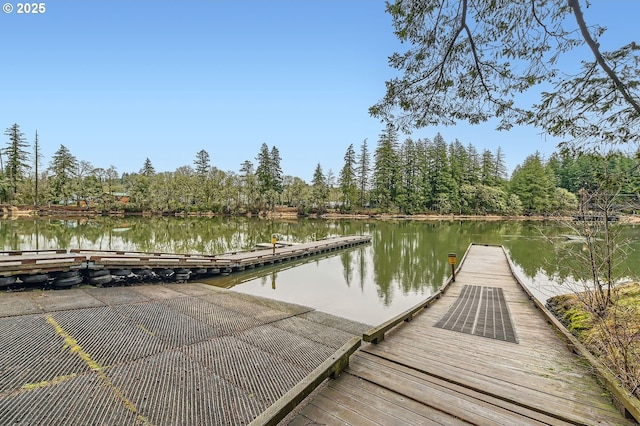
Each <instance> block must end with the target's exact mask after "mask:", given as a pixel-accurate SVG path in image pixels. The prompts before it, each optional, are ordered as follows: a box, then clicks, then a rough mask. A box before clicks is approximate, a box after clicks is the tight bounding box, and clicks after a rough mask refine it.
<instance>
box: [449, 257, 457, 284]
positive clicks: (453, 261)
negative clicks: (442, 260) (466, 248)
mask: <svg viewBox="0 0 640 426" xmlns="http://www.w3.org/2000/svg"><path fill="white" fill-rule="evenodd" d="M449 265H451V280H452V281H454V282H455V280H456V254H455V253H449Z"/></svg>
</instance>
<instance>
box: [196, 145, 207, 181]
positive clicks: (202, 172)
mask: <svg viewBox="0 0 640 426" xmlns="http://www.w3.org/2000/svg"><path fill="white" fill-rule="evenodd" d="M193 164H194V165H195V166H196V174H197V175H198V176H206V175H207V174H208V173H209V170H210V169H211V162H210V158H209V153H208V152H207V151H205V150H204V149H203V150H200V151H198V153H197V154H196V159H195V160H193Z"/></svg>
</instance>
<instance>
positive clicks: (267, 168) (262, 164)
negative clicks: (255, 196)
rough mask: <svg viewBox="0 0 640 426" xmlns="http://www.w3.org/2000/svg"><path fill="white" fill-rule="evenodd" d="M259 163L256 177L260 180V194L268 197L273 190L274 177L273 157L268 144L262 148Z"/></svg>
mask: <svg viewBox="0 0 640 426" xmlns="http://www.w3.org/2000/svg"><path fill="white" fill-rule="evenodd" d="M256 160H257V161H258V167H257V168H256V177H257V179H258V190H259V191H260V194H262V195H264V196H266V194H267V192H269V191H270V190H271V189H272V188H273V175H272V172H271V156H270V154H269V147H268V146H267V144H266V143H263V144H262V145H261V146H260V152H258V156H257V157H256Z"/></svg>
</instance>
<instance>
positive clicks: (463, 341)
mask: <svg viewBox="0 0 640 426" xmlns="http://www.w3.org/2000/svg"><path fill="white" fill-rule="evenodd" d="M470 290H473V291H470ZM500 296H502V297H503V299H502V300H503V302H504V303H501V302H500ZM480 300H484V301H485V302H486V303H479V301H480ZM487 303H489V304H490V305H487ZM487 306H489V309H486V307H487ZM505 307H507V310H506V311H505V309H504V308H505ZM510 325H511V326H512V330H511V332H509V326H510ZM292 417H293V418H292V419H291V418H289V419H287V420H285V421H284V422H283V423H287V424H290V425H295V426H300V425H320V424H322V425H338V424H340V425H358V426H361V425H459V424H460V425H461V424H465V425H466V424H476V425H542V424H550V425H567V424H576V425H582V424H585V425H626V424H633V423H632V422H630V421H628V420H625V419H624V418H623V416H622V415H621V414H620V413H619V412H618V411H617V410H616V409H615V408H614V406H613V404H612V402H611V399H610V398H609V397H608V396H607V395H606V392H604V391H603V388H602V386H601V385H600V384H599V383H598V382H597V380H596V379H595V377H594V376H593V375H592V373H591V371H590V369H589V368H588V367H587V366H586V365H585V363H584V362H583V361H582V360H581V359H580V358H579V357H577V356H575V355H574V354H572V353H571V352H570V351H569V350H568V349H566V346H565V344H564V342H563V341H561V340H560V338H559V337H558V336H557V335H556V333H555V331H554V329H553V327H552V326H551V325H550V324H548V323H547V322H546V321H545V319H544V318H543V317H542V315H541V314H540V312H539V311H538V310H537V309H536V307H535V306H534V305H533V304H532V303H531V301H530V300H529V299H528V296H527V295H526V293H525V292H524V291H523V290H522V289H521V288H520V286H519V284H518V283H517V281H516V280H515V279H514V278H513V276H512V275H511V272H510V269H509V266H508V261H507V258H506V256H505V254H504V252H503V250H502V248H501V247H495V246H493V247H488V246H481V245H473V246H471V248H470V250H469V252H468V254H467V256H466V258H465V260H464V264H463V267H462V268H461V270H460V272H459V273H458V275H457V277H456V282H454V283H453V285H452V286H451V287H450V288H449V289H448V290H447V292H446V293H445V295H444V296H443V297H442V298H440V299H439V300H438V301H437V302H435V303H434V304H433V305H431V306H430V307H429V308H428V309H425V310H424V311H423V312H422V313H421V314H419V315H417V316H416V317H415V318H414V319H413V320H412V321H411V322H409V323H406V324H404V325H401V326H399V327H396V328H394V329H393V330H391V331H390V332H388V333H387V334H386V338H385V339H384V340H383V341H382V342H380V343H378V344H368V345H366V346H363V347H362V348H361V349H360V350H359V351H357V352H356V353H355V354H353V355H352V356H351V358H350V362H349V367H348V368H347V369H346V370H345V371H344V372H343V373H342V375H340V376H339V377H338V378H337V379H335V380H329V381H328V382H326V384H325V385H324V387H321V388H320V389H319V390H318V392H317V394H316V395H315V396H313V397H310V399H309V400H308V403H307V404H306V405H305V406H304V407H303V408H301V409H300V411H299V413H298V414H297V416H292Z"/></svg>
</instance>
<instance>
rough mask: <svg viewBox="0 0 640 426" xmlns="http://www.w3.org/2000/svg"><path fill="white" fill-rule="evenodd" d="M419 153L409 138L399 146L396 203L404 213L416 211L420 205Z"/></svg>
mask: <svg viewBox="0 0 640 426" xmlns="http://www.w3.org/2000/svg"><path fill="white" fill-rule="evenodd" d="M418 160H419V153H418V149H417V147H416V144H415V143H414V142H413V140H412V139H411V138H407V139H405V141H404V142H403V143H402V145H401V146H400V156H399V162H400V168H399V171H398V176H399V185H398V194H397V196H396V204H397V205H398V207H399V208H400V210H402V211H403V212H405V213H417V212H418V211H419V210H420V209H421V207H422V204H423V202H422V197H421V191H420V173H419V164H418V163H419V161H418Z"/></svg>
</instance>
